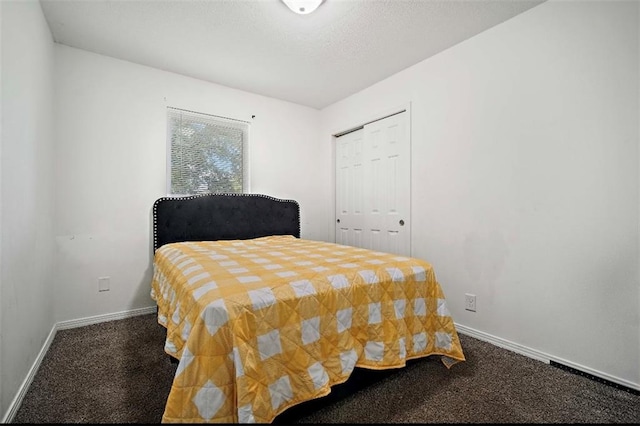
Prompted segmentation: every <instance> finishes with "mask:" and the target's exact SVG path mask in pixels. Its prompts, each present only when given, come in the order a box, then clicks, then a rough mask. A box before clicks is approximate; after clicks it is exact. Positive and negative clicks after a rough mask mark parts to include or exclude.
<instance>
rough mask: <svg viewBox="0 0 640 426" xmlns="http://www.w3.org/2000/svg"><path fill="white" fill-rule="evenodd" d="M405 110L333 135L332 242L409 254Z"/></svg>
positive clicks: (407, 157)
mask: <svg viewBox="0 0 640 426" xmlns="http://www.w3.org/2000/svg"><path fill="white" fill-rule="evenodd" d="M410 143H411V141H410V137H409V129H408V120H407V112H401V113H399V114H395V115H392V116H390V117H386V118H383V119H380V120H377V121H374V122H372V123H369V124H366V125H365V126H364V127H363V128H362V129H359V130H356V131H353V132H350V133H347V134H345V135H343V136H340V137H338V138H336V242H337V243H338V244H344V245H350V246H356V247H363V248H367V249H372V250H377V251H383V252H387V253H396V254H400V255H405V256H410V255H411V221H410V217H409V213H410V207H411V186H410V185H411V158H410V152H411V147H410Z"/></svg>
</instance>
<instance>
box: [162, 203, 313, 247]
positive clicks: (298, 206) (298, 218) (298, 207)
mask: <svg viewBox="0 0 640 426" xmlns="http://www.w3.org/2000/svg"><path fill="white" fill-rule="evenodd" d="M203 197H225V198H233V197H252V198H256V197H259V198H266V199H269V200H272V201H276V202H280V203H293V204H295V206H296V207H297V209H298V217H297V221H298V224H297V225H298V236H299V235H300V231H301V229H300V205H299V204H298V202H297V201H295V200H287V199H281V198H275V197H272V196H269V195H264V194H246V193H215V194H197V195H186V196H173V197H172V196H168V197H161V198H158V199H157V200H156V201H155V202H154V203H153V251H154V252H155V250H157V249H158V216H157V213H158V205H159V204H160V203H162V202H164V201H180V200H193V199H196V198H203Z"/></svg>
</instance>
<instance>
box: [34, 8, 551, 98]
mask: <svg viewBox="0 0 640 426" xmlns="http://www.w3.org/2000/svg"><path fill="white" fill-rule="evenodd" d="M543 1H544V0H531V1H529V0H445V1H436V0H325V1H324V3H323V4H322V5H320V7H319V8H318V9H317V10H316V11H315V12H313V13H312V14H309V15H297V14H295V13H293V12H291V11H290V10H289V9H288V8H287V7H286V6H285V5H284V4H283V3H282V2H281V1H280V0H208V1H194V0H154V1H145V0H41V4H42V9H43V11H44V15H45V17H46V19H47V22H48V24H49V28H50V29H51V33H52V34H53V38H54V40H55V41H56V42H58V43H61V44H65V45H68V46H72V47H76V48H80V49H84V50H88V51H91V52H95V53H100V54H103V55H107V56H112V57H114V58H118V59H124V60H127V61H130V62H135V63H138V64H142V65H147V66H151V67H154V68H159V69H162V70H166V71H172V72H175V73H178V74H183V75H186V76H190V77H195V78H198V79H201V80H206V81H210V82H214V83H218V84H222V85H225V86H229V87H233V88H237V89H241V90H245V91H249V92H253V93H257V94H261V95H265V96H270V97H273V98H277V99H282V100H286V101H291V102H295V103H298V104H302V105H307V106H310V107H313V108H318V109H321V108H323V107H325V106H327V105H330V104H332V103H334V102H336V101H338V100H340V99H343V98H345V97H347V96H349V95H351V94H353V93H356V92H358V91H360V90H362V89H364V88H366V87H368V86H370V85H372V84H374V83H376V82H378V81H380V80H382V79H384V78H386V77H388V76H390V75H392V74H394V73H396V72H398V71H400V70H402V69H405V68H407V67H409V66H411V65H413V64H416V63H418V62H420V61H422V60H424V59H426V58H428V57H430V56H433V55H435V54H437V53H438V52H441V51H443V50H445V49H447V48H449V47H451V46H453V45H455V44H457V43H459V42H461V41H463V40H466V39H468V38H470V37H472V36H474V35H476V34H478V33H480V32H482V31H484V30H486V29H488V28H491V27H493V26H495V25H497V24H499V23H501V22H503V21H506V20H508V19H510V18H512V17H514V16H516V15H518V14H519V13H522V12H524V11H526V10H528V9H530V8H532V7H534V6H536V5H538V4H540V3H542V2H543Z"/></svg>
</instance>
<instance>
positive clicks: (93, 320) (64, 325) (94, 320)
mask: <svg viewBox="0 0 640 426" xmlns="http://www.w3.org/2000/svg"><path fill="white" fill-rule="evenodd" d="M153 312H156V306H149V307H146V308H138V309H132V310H130V311H122V312H114V313H112V314H103V315H96V316H93V317H86V318H80V319H74V320H69V321H61V322H59V323H58V324H57V326H58V330H67V329H69V328H77V327H84V326H85V325H93V324H99V323H101V322H107V321H115V320H120V319H125V318H130V317H135V316H138V315H146V314H151V313H153Z"/></svg>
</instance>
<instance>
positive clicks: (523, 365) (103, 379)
mask: <svg viewBox="0 0 640 426" xmlns="http://www.w3.org/2000/svg"><path fill="white" fill-rule="evenodd" d="M164 331H165V330H164V328H163V327H162V326H160V325H159V324H158V323H157V321H156V315H155V314H149V315H142V316H138V317H134V318H128V319H124V320H118V321H111V322H105V323H101V324H95V325H90V326H86V327H80V328H75V329H71V330H61V331H58V333H57V334H56V336H55V339H54V340H53V342H52V344H51V347H50V348H49V351H48V352H47V354H46V356H45V358H44V360H43V363H42V365H41V366H40V369H39V370H38V372H37V374H36V376H35V378H34V380H33V382H32V384H31V386H30V387H29V390H28V391H27V393H26V395H25V397H24V399H23V401H22V404H21V406H20V408H19V410H18V412H17V413H16V416H15V417H14V419H13V423H158V422H160V420H161V418H162V413H163V410H164V401H165V399H166V397H167V394H168V392H169V389H170V387H171V382H172V379H173V374H174V372H175V369H176V364H172V363H171V362H170V361H169V357H168V356H167V355H166V354H165V353H164V351H163V345H164ZM460 339H461V341H462V346H463V349H464V351H465V356H466V358H467V361H466V362H464V363H460V364H457V365H455V366H453V367H452V368H451V369H450V370H447V369H446V368H445V367H444V365H443V364H442V363H441V362H440V361H439V360H438V359H435V358H426V359H421V360H414V361H411V362H410V363H409V364H408V365H407V367H405V368H403V369H397V370H389V371H383V372H375V371H363V370H356V371H355V372H354V375H353V376H352V380H350V381H349V383H348V385H340V386H337V387H335V388H334V391H333V392H332V393H331V394H330V395H329V396H327V397H325V398H321V399H319V400H316V401H312V402H310V403H304V404H300V405H298V406H295V407H292V408H290V409H289V410H287V411H285V412H284V413H282V414H281V415H280V416H278V418H276V420H275V421H274V423H283V424H291V423H367V424H370V423H381V422H387V423H640V395H638V394H637V393H634V392H629V391H627V390H624V389H619V388H616V387H614V386H609V385H607V384H604V383H600V382H598V381H595V380H591V379H589V378H587V377H583V376H580V375H576V374H573V373H571V372H568V371H564V370H561V369H559V368H556V367H553V366H550V365H548V364H545V363H542V362H539V361H535V360H532V359H530V358H527V357H525V356H522V355H518V354H515V353H513V352H510V351H508V350H505V349H501V348H498V347H496V346H493V345H491V344H489V343H485V342H482V341H479V340H477V339H474V338H471V337H468V336H464V335H460ZM354 384H357V388H355V389H354V388H353V385H354Z"/></svg>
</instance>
